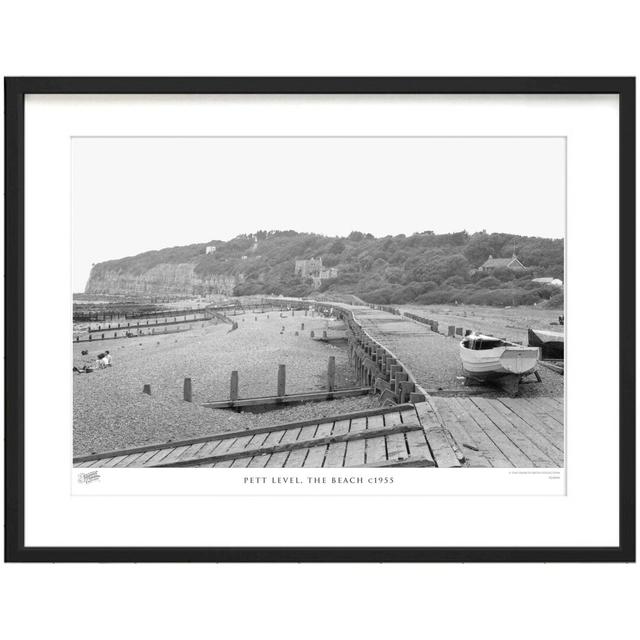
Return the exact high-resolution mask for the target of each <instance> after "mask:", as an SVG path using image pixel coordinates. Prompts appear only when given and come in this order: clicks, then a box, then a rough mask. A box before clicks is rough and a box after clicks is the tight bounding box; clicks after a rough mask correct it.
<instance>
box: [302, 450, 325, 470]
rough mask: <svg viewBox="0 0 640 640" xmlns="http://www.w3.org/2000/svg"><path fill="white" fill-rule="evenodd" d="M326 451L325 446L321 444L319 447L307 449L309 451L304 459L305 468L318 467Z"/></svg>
mask: <svg viewBox="0 0 640 640" xmlns="http://www.w3.org/2000/svg"><path fill="white" fill-rule="evenodd" d="M326 451H327V446H326V445H323V446H321V447H312V448H310V449H309V453H308V454H307V457H306V459H305V461H304V467H305V469H306V468H307V467H312V468H314V469H318V468H320V467H321V466H322V463H323V462H324V456H325V453H326Z"/></svg>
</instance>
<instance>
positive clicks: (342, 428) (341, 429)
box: [331, 420, 351, 436]
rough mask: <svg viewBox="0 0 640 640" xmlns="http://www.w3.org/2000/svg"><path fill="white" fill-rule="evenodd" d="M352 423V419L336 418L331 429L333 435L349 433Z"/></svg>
mask: <svg viewBox="0 0 640 640" xmlns="http://www.w3.org/2000/svg"><path fill="white" fill-rule="evenodd" d="M350 425H351V420H336V421H335V422H334V423H333V430H332V431H331V435H332V436H339V435H342V434H343V433H349V427H350Z"/></svg>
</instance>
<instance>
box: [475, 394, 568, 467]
mask: <svg viewBox="0 0 640 640" xmlns="http://www.w3.org/2000/svg"><path fill="white" fill-rule="evenodd" d="M486 402H487V403H488V404H490V405H491V406H492V407H493V408H494V410H495V411H497V412H499V413H500V415H502V416H504V418H505V419H506V420H508V421H509V422H510V423H511V424H512V425H513V426H514V427H515V428H516V429H517V430H518V431H519V432H520V433H522V435H523V436H526V437H527V438H528V439H529V440H531V442H532V443H533V444H534V445H535V446H536V447H537V448H538V449H539V450H540V451H541V452H542V453H543V454H544V455H545V456H546V457H547V458H548V459H549V460H550V461H551V462H552V464H553V466H556V467H561V466H562V465H563V464H564V455H563V453H562V451H561V450H559V449H558V448H557V447H556V446H554V445H553V444H552V443H551V442H550V441H549V440H548V439H547V438H545V437H544V436H543V435H541V434H540V433H539V432H538V431H537V430H536V429H534V428H533V427H531V425H529V424H528V423H527V422H526V421H525V420H523V419H522V418H521V417H520V416H519V415H518V414H517V413H515V412H513V411H511V410H510V409H509V408H508V407H506V406H505V405H504V404H502V402H500V400H497V399H493V398H491V399H489V398H488V399H487V400H486Z"/></svg>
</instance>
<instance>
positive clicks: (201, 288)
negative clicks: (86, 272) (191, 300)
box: [85, 263, 242, 295]
mask: <svg viewBox="0 0 640 640" xmlns="http://www.w3.org/2000/svg"><path fill="white" fill-rule="evenodd" d="M241 280H242V278H241V277H238V276H233V275H220V274H211V275H206V276H201V275H199V274H197V273H195V265H194V264H193V263H183V264H180V263H161V264H157V265H155V266H153V267H150V268H149V269H147V270H145V271H142V272H141V273H135V272H131V271H124V270H121V269H118V268H111V269H110V268H108V267H107V263H103V264H98V265H96V266H95V267H94V268H93V269H92V270H91V276H90V277H89V282H88V283H87V286H86V288H85V293H102V294H129V295H131V294H139V295H203V294H210V293H221V294H225V295H233V288H234V287H235V286H236V284H238V282H240V281H241Z"/></svg>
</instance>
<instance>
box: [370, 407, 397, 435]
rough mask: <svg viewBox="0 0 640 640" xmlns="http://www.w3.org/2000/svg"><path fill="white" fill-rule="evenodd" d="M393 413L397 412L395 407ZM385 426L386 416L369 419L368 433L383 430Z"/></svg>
mask: <svg viewBox="0 0 640 640" xmlns="http://www.w3.org/2000/svg"><path fill="white" fill-rule="evenodd" d="M392 411H396V409H395V407H394V408H393V409H392ZM384 426H385V425H384V416H383V415H382V414H380V415H377V416H368V417H367V431H371V430H373V429H383V428H384Z"/></svg>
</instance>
